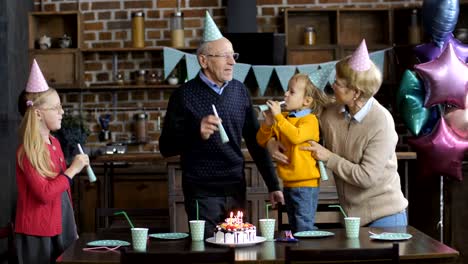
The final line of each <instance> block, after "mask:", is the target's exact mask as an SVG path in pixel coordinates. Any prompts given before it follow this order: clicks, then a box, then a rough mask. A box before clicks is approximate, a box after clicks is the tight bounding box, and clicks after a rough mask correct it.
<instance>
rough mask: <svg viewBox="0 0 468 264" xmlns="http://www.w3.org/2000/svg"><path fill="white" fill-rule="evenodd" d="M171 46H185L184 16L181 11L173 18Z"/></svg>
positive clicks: (173, 15)
mask: <svg viewBox="0 0 468 264" xmlns="http://www.w3.org/2000/svg"><path fill="white" fill-rule="evenodd" d="M171 45H172V47H176V48H178V47H184V46H185V36H184V16H183V14H182V12H180V11H177V12H175V13H174V14H172V16H171Z"/></svg>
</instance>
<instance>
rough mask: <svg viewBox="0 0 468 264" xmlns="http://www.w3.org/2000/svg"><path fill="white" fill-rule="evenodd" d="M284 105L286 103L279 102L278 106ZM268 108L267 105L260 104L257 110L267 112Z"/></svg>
mask: <svg viewBox="0 0 468 264" xmlns="http://www.w3.org/2000/svg"><path fill="white" fill-rule="evenodd" d="M285 103H286V102H285V101H281V102H280V103H279V104H280V105H284V104H285ZM268 108H269V107H268V105H267V104H262V105H259V106H258V109H260V111H261V112H263V111H266V110H268Z"/></svg>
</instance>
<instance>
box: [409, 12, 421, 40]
mask: <svg viewBox="0 0 468 264" xmlns="http://www.w3.org/2000/svg"><path fill="white" fill-rule="evenodd" d="M408 42H409V44H413V45H416V44H419V43H421V28H420V27H419V23H418V10H416V9H413V10H412V12H411V21H410V25H409V27H408Z"/></svg>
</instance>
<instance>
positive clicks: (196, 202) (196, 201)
mask: <svg viewBox="0 0 468 264" xmlns="http://www.w3.org/2000/svg"><path fill="white" fill-rule="evenodd" d="M195 204H196V207H197V221H198V200H195Z"/></svg>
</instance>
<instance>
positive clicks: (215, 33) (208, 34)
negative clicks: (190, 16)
mask: <svg viewBox="0 0 468 264" xmlns="http://www.w3.org/2000/svg"><path fill="white" fill-rule="evenodd" d="M222 37H223V35H222V34H221V32H220V31H219V29H218V26H216V24H215V22H214V21H213V19H212V18H211V16H210V13H208V11H206V16H205V31H204V32H203V42H208V41H215V40H218V39H220V38H222Z"/></svg>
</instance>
